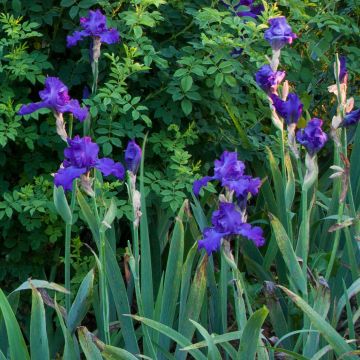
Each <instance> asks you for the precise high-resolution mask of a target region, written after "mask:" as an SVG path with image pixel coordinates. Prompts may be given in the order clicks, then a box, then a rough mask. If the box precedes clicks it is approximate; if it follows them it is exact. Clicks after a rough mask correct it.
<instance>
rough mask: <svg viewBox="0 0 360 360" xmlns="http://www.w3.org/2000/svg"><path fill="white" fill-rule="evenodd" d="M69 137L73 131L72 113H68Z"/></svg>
mask: <svg viewBox="0 0 360 360" xmlns="http://www.w3.org/2000/svg"><path fill="white" fill-rule="evenodd" d="M69 119H70V120H69V138H70V139H71V138H72V133H73V125H74V117H73V115H72V114H70V115H69Z"/></svg>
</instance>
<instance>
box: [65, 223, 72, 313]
mask: <svg viewBox="0 0 360 360" xmlns="http://www.w3.org/2000/svg"><path fill="white" fill-rule="evenodd" d="M70 258H71V224H66V225H65V288H66V290H68V291H69V293H68V294H66V296H65V308H66V312H67V313H69V311H70V304H71V302H70Z"/></svg>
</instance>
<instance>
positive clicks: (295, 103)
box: [271, 94, 303, 125]
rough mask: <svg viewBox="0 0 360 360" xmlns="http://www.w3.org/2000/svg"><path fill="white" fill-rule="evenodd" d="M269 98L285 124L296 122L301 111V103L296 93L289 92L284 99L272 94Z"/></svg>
mask: <svg viewBox="0 0 360 360" xmlns="http://www.w3.org/2000/svg"><path fill="white" fill-rule="evenodd" d="M271 100H272V102H273V105H274V107H275V109H276V111H277V113H278V114H279V115H280V116H281V117H282V118H283V119H284V120H285V122H286V124H287V125H290V124H297V123H298V121H299V119H300V117H301V114H302V111H303V104H302V103H301V101H300V99H299V97H298V96H297V95H296V94H289V95H288V97H287V99H286V101H284V100H281V99H280V98H279V97H278V96H276V95H272V96H271Z"/></svg>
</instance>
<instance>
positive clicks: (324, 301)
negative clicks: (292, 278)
mask: <svg viewBox="0 0 360 360" xmlns="http://www.w3.org/2000/svg"><path fill="white" fill-rule="evenodd" d="M316 285H317V286H316V288H315V296H314V301H313V303H314V306H313V309H314V310H315V311H316V312H317V313H318V314H319V315H320V316H321V317H322V318H323V319H326V316H327V314H328V312H329V309H330V289H329V287H328V285H327V284H320V283H318V284H316ZM313 328H314V325H311V327H310V329H313ZM319 340H320V336H319V333H314V332H312V333H310V334H308V335H307V338H306V343H305V347H304V350H303V355H304V356H307V357H310V358H311V357H312V356H313V355H314V354H315V353H316V351H317V350H318V347H319Z"/></svg>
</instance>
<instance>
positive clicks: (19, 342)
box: [0, 289, 30, 360]
mask: <svg viewBox="0 0 360 360" xmlns="http://www.w3.org/2000/svg"><path fill="white" fill-rule="evenodd" d="M0 310H1V313H2V317H3V319H4V323H5V327H6V332H7V337H8V341H9V348H10V357H11V359H13V360H15V359H16V360H17V359H21V360H30V356H29V352H28V350H27V347H26V343H25V340H24V337H23V336H22V333H21V330H20V327H19V324H18V322H17V320H16V318H15V315H14V313H13V311H12V309H11V306H10V304H9V302H8V301H7V299H6V296H5V294H4V293H3V291H2V290H1V289H0Z"/></svg>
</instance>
